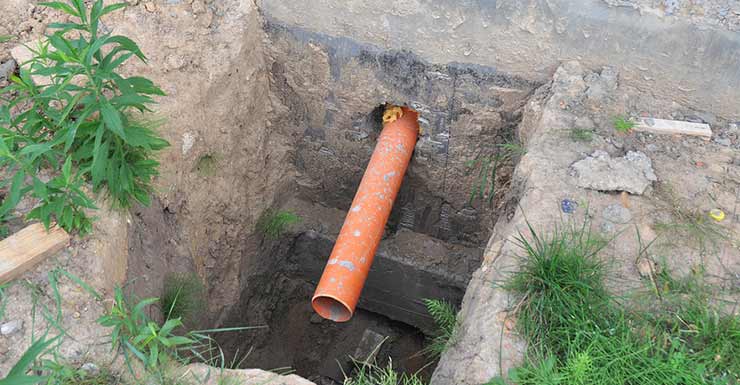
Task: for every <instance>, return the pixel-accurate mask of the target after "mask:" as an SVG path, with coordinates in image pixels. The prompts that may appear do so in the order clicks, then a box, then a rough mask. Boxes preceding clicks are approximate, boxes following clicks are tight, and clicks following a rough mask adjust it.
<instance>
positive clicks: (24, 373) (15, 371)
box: [0, 338, 57, 385]
mask: <svg viewBox="0 0 740 385" xmlns="http://www.w3.org/2000/svg"><path fill="white" fill-rule="evenodd" d="M56 341H57V339H56V338H51V339H46V338H41V339H38V340H36V342H34V343H33V344H31V346H30V347H29V348H28V349H27V350H26V351H25V352H24V353H23V355H22V356H21V358H20V359H19V360H18V362H16V363H15V365H13V367H12V368H11V369H10V371H9V372H8V375H7V376H6V377H5V378H3V379H2V380H0V385H26V384H28V385H32V384H38V383H40V382H43V381H46V380H47V379H48V378H47V377H46V376H38V375H28V372H29V371H30V370H31V368H32V366H33V364H34V362H35V361H36V360H37V359H38V358H39V357H41V356H42V355H43V354H45V353H46V351H47V350H48V349H49V348H50V346H51V345H52V344H54V343H55V342H56Z"/></svg>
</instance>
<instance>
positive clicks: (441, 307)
mask: <svg viewBox="0 0 740 385" xmlns="http://www.w3.org/2000/svg"><path fill="white" fill-rule="evenodd" d="M424 305H425V306H426V308H427V312H428V313H429V315H431V316H432V318H433V319H434V323H435V324H436V325H437V332H436V334H435V335H434V336H433V337H432V339H431V342H430V344H429V345H428V346H427V347H426V348H425V349H424V353H425V354H427V355H428V356H430V357H432V358H439V356H441V355H442V353H443V352H444V351H445V350H446V349H447V347H448V346H450V344H452V343H454V340H455V334H456V332H457V327H458V322H457V311H456V310H455V308H454V307H453V306H452V304H450V303H449V302H447V301H444V300H439V299H429V298H426V299H424Z"/></svg>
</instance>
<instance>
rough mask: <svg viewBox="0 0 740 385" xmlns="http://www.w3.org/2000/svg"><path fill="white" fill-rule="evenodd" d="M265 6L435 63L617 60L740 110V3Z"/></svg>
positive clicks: (709, 104)
mask: <svg viewBox="0 0 740 385" xmlns="http://www.w3.org/2000/svg"><path fill="white" fill-rule="evenodd" d="M260 5H261V7H262V8H263V10H264V13H265V15H266V17H267V18H268V19H272V20H274V21H275V22H277V23H281V24H286V25H291V26H296V27H301V28H305V29H307V30H310V31H314V32H321V33H324V34H327V35H329V36H334V37H341V38H347V39H352V40H355V41H358V42H363V43H368V44H373V45H376V46H378V47H381V48H383V49H396V50H398V49H405V50H410V51H412V52H414V53H416V54H417V55H419V56H420V57H422V58H424V59H426V60H428V61H430V62H432V63H455V62H460V63H473V64H480V65H485V66H489V67H494V68H496V69H497V70H499V71H500V72H502V73H509V74H515V75H519V76H522V77H524V78H527V79H533V80H545V79H548V78H549V77H550V76H551V75H552V73H553V72H554V70H555V68H556V67H557V65H558V63H559V62H561V61H566V60H579V61H581V62H582V63H583V64H584V65H585V66H587V67H590V68H597V67H601V66H603V65H612V66H616V67H617V68H618V70H619V73H620V74H621V76H622V80H623V85H624V86H626V87H633V88H635V89H636V90H638V91H640V92H645V93H650V94H653V95H655V97H656V98H657V99H665V100H667V101H668V103H670V102H671V101H675V102H677V103H680V104H683V105H689V106H694V107H695V108H698V109H700V110H705V111H713V112H714V113H717V114H720V115H722V116H724V117H726V118H735V119H737V118H738V117H740V115H739V114H740V112H738V111H737V109H736V105H737V103H736V100H737V99H738V97H739V96H740V66H738V65H737V64H738V63H739V62H740V35H739V34H738V33H737V32H738V30H739V29H740V4H738V3H737V2H731V1H722V0H718V1H649V0H627V1H615V0H525V1H513V0H510V1H506V0H465V1H453V0H403V1H395V2H392V4H387V5H381V4H378V3H377V2H374V1H366V0H349V1H346V0H307V1H295V2H285V1H274V0H262V1H261V2H260ZM634 107H636V109H637V110H638V111H642V110H647V111H649V110H650V109H651V108H653V107H652V106H649V105H640V106H634ZM655 108H656V109H659V108H658V106H655Z"/></svg>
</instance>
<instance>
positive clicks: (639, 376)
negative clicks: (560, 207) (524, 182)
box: [489, 227, 740, 385]
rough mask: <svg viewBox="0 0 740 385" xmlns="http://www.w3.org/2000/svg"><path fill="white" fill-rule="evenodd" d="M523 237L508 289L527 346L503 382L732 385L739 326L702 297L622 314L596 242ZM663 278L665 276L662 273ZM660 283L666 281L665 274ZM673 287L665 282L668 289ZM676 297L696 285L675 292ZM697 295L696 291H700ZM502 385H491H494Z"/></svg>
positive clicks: (577, 236) (582, 236)
mask: <svg viewBox="0 0 740 385" xmlns="http://www.w3.org/2000/svg"><path fill="white" fill-rule="evenodd" d="M529 230H530V233H531V234H530V236H529V239H526V238H525V237H523V236H522V235H521V234H520V236H519V239H518V241H519V243H520V245H521V246H522V248H523V249H524V250H525V252H526V259H525V260H524V261H523V263H522V266H521V268H520V269H519V270H518V271H517V272H516V273H515V274H514V275H513V276H512V277H511V279H510V280H509V281H508V283H507V285H506V287H507V288H508V289H509V290H511V291H513V292H514V293H516V294H517V295H518V296H519V297H520V298H521V301H520V303H519V305H517V308H516V314H517V318H518V327H519V329H520V331H521V333H522V335H523V336H524V337H525V338H526V339H527V340H528V341H529V350H528V354H527V357H526V359H525V363H524V364H523V365H522V366H520V367H518V368H515V369H513V370H511V371H510V372H509V379H510V380H511V381H512V382H514V383H516V384H519V385H528V384H553V385H554V384H560V385H565V384H600V385H601V384H603V385H610V384H614V385H617V384H619V385H625V384H649V385H652V384H655V385H658V384H686V385H688V384H697V385H698V384H736V383H737V381H738V378H739V377H738V376H740V358H738V357H739V355H740V320H738V318H737V317H736V316H733V315H731V314H727V313H725V312H722V311H720V310H719V309H716V308H714V307H713V306H712V305H711V303H710V301H708V297H706V296H704V295H696V294H692V295H690V296H688V297H687V296H686V295H685V294H680V295H679V296H676V297H671V296H667V295H665V294H664V295H663V296H662V298H663V299H666V298H673V299H672V300H661V302H660V303H659V305H660V306H655V305H651V307H650V309H649V311H646V312H636V311H629V310H627V308H626V306H625V305H624V304H623V303H622V301H618V300H617V299H615V298H614V297H613V296H611V295H610V294H609V293H608V292H607V290H606V288H605V286H604V278H605V275H606V267H605V265H604V264H603V263H602V262H601V261H600V260H599V259H598V258H597V253H598V251H599V250H600V249H601V247H602V246H603V242H600V241H593V240H591V239H592V238H591V237H590V236H589V232H588V230H587V229H585V228H583V229H581V230H579V231H566V232H562V231H561V232H556V233H555V234H554V235H552V236H550V237H547V238H543V237H541V236H539V235H538V234H537V233H535V231H534V230H533V229H532V228H531V227H530V228H529ZM666 274H667V273H666ZM661 280H669V281H670V282H673V281H674V280H673V279H672V278H670V277H669V276H668V275H666V276H665V277H663V278H661ZM668 285H669V286H670V285H671V284H670V283H669V284H668ZM675 287H676V288H680V290H681V291H693V289H692V288H698V287H703V285H701V284H699V283H697V284H681V285H676V286H675ZM700 292H703V291H700ZM502 383H503V380H502V379H501V378H495V379H492V380H491V382H490V383H489V384H502Z"/></svg>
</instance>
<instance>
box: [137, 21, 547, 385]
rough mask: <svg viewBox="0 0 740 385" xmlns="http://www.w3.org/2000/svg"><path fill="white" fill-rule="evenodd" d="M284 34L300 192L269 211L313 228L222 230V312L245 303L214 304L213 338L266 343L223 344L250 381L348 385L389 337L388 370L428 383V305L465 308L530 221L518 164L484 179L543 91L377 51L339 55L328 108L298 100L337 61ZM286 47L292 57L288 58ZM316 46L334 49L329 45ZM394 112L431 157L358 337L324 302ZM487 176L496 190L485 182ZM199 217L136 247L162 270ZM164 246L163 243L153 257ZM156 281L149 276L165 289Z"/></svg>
mask: <svg viewBox="0 0 740 385" xmlns="http://www.w3.org/2000/svg"><path fill="white" fill-rule="evenodd" d="M272 32H273V35H271V38H272V39H275V40H276V41H275V43H276V44H275V45H274V46H275V47H291V48H290V49H289V50H288V51H286V52H279V50H280V48H276V50H278V51H276V52H274V54H275V62H274V63H273V65H272V66H271V75H272V78H271V79H272V80H271V87H272V92H274V95H273V96H274V98H275V100H277V101H279V103H280V104H281V105H282V106H283V107H284V108H283V109H281V111H282V110H284V111H286V112H285V114H284V115H279V116H275V117H274V119H271V123H272V125H273V127H277V128H279V129H276V130H275V132H278V134H276V135H285V137H280V140H283V141H284V144H286V145H287V146H288V147H290V159H291V162H290V165H289V166H288V167H286V174H285V175H289V176H291V177H289V178H286V179H289V180H286V181H281V183H282V182H284V183H285V186H283V187H284V188H281V191H280V193H279V194H277V196H265V197H264V199H265V200H267V201H271V202H272V208H271V209H272V210H289V211H293V212H295V213H296V214H298V215H299V216H300V217H301V218H302V219H303V220H302V222H301V223H300V224H299V225H296V226H294V227H293V228H292V229H291V231H289V232H287V233H285V234H284V235H283V237H281V238H280V239H277V240H271V239H269V238H267V237H263V236H261V235H259V234H258V232H253V229H250V228H241V227H239V226H240V224H239V223H236V225H234V226H232V227H225V226H221V223H218V225H217V226H214V227H213V228H211V229H209V231H212V232H213V233H224V231H223V230H224V229H226V230H227V231H225V233H226V234H229V235H230V237H225V238H219V237H215V236H214V238H217V239H219V242H211V243H210V244H209V248H208V257H207V258H208V259H207V260H206V264H205V269H206V271H205V273H204V275H205V277H206V279H207V286H208V288H209V296H210V297H211V298H213V301H214V302H218V301H219V298H221V296H223V293H222V292H223V291H224V290H228V291H232V292H233V291H236V290H238V291H239V300H238V302H237V303H236V304H234V305H230V303H229V304H228V305H230V307H229V308H226V309H224V308H223V306H227V304H222V303H218V304H214V303H211V304H210V307H211V308H216V309H218V310H219V311H221V310H223V313H221V312H219V313H218V314H217V316H216V317H214V316H211V318H210V319H209V321H210V322H211V325H206V326H213V327H229V326H260V325H264V326H265V327H266V328H262V329H255V330H251V331H245V332H239V333H230V334H222V335H216V336H215V337H216V338H217V339H218V342H219V343H220V344H221V346H222V347H223V349H224V351H225V353H226V355H227V362H237V363H240V365H239V366H240V367H245V368H246V367H260V368H263V369H275V368H281V367H290V368H292V369H294V370H295V372H296V373H297V374H299V375H301V376H304V377H306V378H309V379H312V380H315V381H316V382H317V383H318V384H322V383H330V382H327V381H329V379H331V381H335V382H341V380H342V379H343V376H342V371H341V370H340V364H341V365H342V367H343V368H344V369H345V371H347V370H349V369H350V368H351V363H350V362H349V360H348V358H349V356H354V355H356V352H357V350H358V347H359V346H360V345H361V341H362V340H363V338H364V337H366V336H369V337H368V338H366V340H371V341H373V340H374V341H378V338H380V340H382V338H383V337H388V338H387V340H386V342H385V343H384V344H383V345H382V347H381V349H380V351H379V352H378V356H377V357H378V363H379V364H385V362H386V361H387V360H388V359H389V358H390V359H392V360H393V364H394V366H395V367H396V368H397V369H399V370H400V371H403V372H415V371H417V370H419V369H420V368H422V367H424V366H425V365H426V364H427V363H429V360H428V359H427V358H425V357H423V356H422V355H420V354H419V352H420V351H421V350H422V349H423V348H424V342H425V335H429V334H430V333H432V332H433V330H434V325H433V322H432V320H431V317H429V315H428V314H427V313H426V311H425V309H424V306H423V304H422V300H423V299H424V298H437V299H446V300H448V301H449V302H451V303H453V304H454V305H456V306H459V304H460V303H461V301H462V297H463V295H464V292H465V289H466V287H467V284H468V282H469V280H470V278H471V276H472V273H473V272H474V271H475V270H476V269H477V268H478V266H479V265H480V262H481V259H482V254H483V248H484V247H485V244H486V242H487V241H488V239H489V236H490V233H491V230H492V228H493V224H494V223H495V222H496V220H497V219H498V218H499V217H500V216H501V215H504V216H506V217H507V218H508V216H509V215H510V213H511V212H512V210H513V208H514V207H515V204H516V199H517V193H516V192H515V191H512V190H513V189H512V187H511V183H510V182H511V179H512V175H513V170H514V166H515V163H516V161H517V158H518V157H517V156H512V157H511V158H510V159H509V160H507V161H506V162H505V163H501V164H499V166H500V169H499V170H498V172H497V173H496V174H495V176H494V175H493V174H492V173H491V174H485V172H483V171H486V170H489V171H490V169H484V168H483V166H482V165H483V164H484V162H483V160H485V159H489V158H491V157H493V156H495V154H497V153H498V152H499V151H500V149H501V146H502V145H504V144H507V143H508V144H512V143H515V142H516V140H515V138H516V127H517V125H518V124H519V122H520V121H521V119H522V116H521V113H520V112H519V111H521V107H522V106H523V105H524V103H525V102H526V100H527V98H528V97H529V96H530V91H531V90H532V89H533V88H534V87H535V86H536V85H535V84H530V83H527V82H525V81H522V80H521V79H518V78H515V77H511V76H506V75H504V74H500V73H498V72H496V71H495V70H493V69H486V68H479V67H466V66H460V65H449V66H440V65H432V64H429V63H424V62H422V61H420V60H419V59H418V58H416V57H415V56H413V55H411V54H408V53H394V54H390V53H383V52H376V51H362V52H361V54H360V56H357V57H355V56H351V57H332V55H333V53H334V54H337V53H338V52H339V53H341V52H345V51H342V50H332V49H331V48H328V49H327V52H328V53H327V54H328V56H329V64H331V66H333V67H332V68H326V70H327V71H328V72H327V73H330V74H331V75H332V78H331V79H326V80H321V81H325V82H326V84H324V85H326V87H327V89H326V92H325V93H317V91H316V90H320V89H321V90H323V88H316V87H298V86H295V84H298V83H300V82H298V83H297V82H296V79H305V78H311V77H313V75H316V74H319V73H321V66H322V65H325V64H322V63H325V61H324V60H323V56H321V55H317V54H315V50H314V48H310V49H307V48H306V47H308V45H306V44H307V43H305V42H300V41H295V40H294V37H290V36H288V35H289V33H288V32H285V31H283V32H281V31H272ZM286 34H287V35H286ZM283 40H284V41H283ZM281 41H282V42H283V43H285V44H284V45H280V44H278V43H280V42H281ZM316 42H319V43H321V42H324V43H321V44H333V43H332V41H328V40H327V41H325V40H322V39H320V38H319V37H316V39H315V40H314V41H313V43H316ZM313 43H312V44H313ZM311 47H315V45H311ZM350 51H351V52H354V50H350ZM350 51H347V52H350ZM332 52H333V53H332ZM351 55H354V54H351ZM345 65H346V66H349V67H347V68H345V67H342V66H345ZM334 67H337V68H334ZM338 67H341V68H338ZM353 79H366V80H364V81H363V82H361V83H355V82H353V81H351V80H353ZM293 87H294V88H293ZM322 92H323V91H322ZM393 98H395V99H394V100H393V101H395V102H396V103H399V102H403V101H408V103H409V105H410V106H411V107H412V108H414V109H416V110H418V111H420V112H421V117H422V119H424V123H423V124H422V127H423V128H424V129H425V130H426V131H425V134H424V135H422V137H421V138H420V140H419V143H418V144H417V146H416V149H415V152H414V157H413V158H412V161H411V165H410V166H409V170H408V171H407V173H406V176H405V178H404V182H403V185H402V187H401V191H400V192H399V195H398V197H397V200H396V203H395V205H394V209H393V212H392V213H391V218H390V221H389V223H388V226H387V227H386V233H385V238H384V239H383V241H382V242H381V247H380V249H379V251H378V253H377V254H376V259H375V262H374V263H373V267H372V269H371V273H370V276H369V277H368V281H367V283H366V286H365V289H364V291H363V295H362V298H361V300H360V304H359V307H358V309H357V312H356V314H355V316H354V317H353V319H352V320H351V321H350V322H349V323H343V324H335V323H332V322H330V321H326V320H322V319H321V318H320V317H318V315H316V314H314V313H313V311H312V309H311V305H310V298H311V295H312V293H313V289H314V287H315V283H316V281H317V280H318V278H319V276H320V274H321V270H322V269H323V266H324V264H325V263H326V258H327V257H328V255H329V253H330V252H331V248H332V246H333V241H334V239H335V237H336V234H337V233H338V231H339V227H340V226H341V224H342V221H343V219H344V216H345V215H346V210H347V209H348V208H349V205H350V203H351V201H352V198H353V196H354V193H355V191H356V188H357V186H358V185H359V182H360V179H361V177H362V174H363V172H364V170H365V166H366V165H367V162H368V160H369V158H370V155H371V153H372V150H373V148H374V146H375V143H376V140H377V137H378V135H379V132H380V129H381V127H382V124H381V123H380V122H381V119H382V113H383V106H382V103H383V102H384V101H387V100H390V99H393ZM358 106H367V109H364V110H363V109H362V108H359V109H358V108H357V107H358ZM288 135H290V138H287V136H288ZM229 156H230V155H229ZM234 156H237V155H234ZM221 161H222V160H221V159H218V158H215V157H210V156H209V155H207V156H205V157H202V158H201V159H200V160H199V161H198V162H197V163H196V164H195V166H194V169H193V171H192V172H195V173H199V174H201V175H202V176H203V177H204V178H208V174H209V172H208V171H209V170H211V169H213V168H215V169H217V165H218V164H219V162H221ZM227 161H229V159H223V162H227ZM471 162H472V164H474V165H477V168H474V169H472V170H471V168H470V167H468V166H467V165H468V163H471ZM485 164H487V163H485ZM214 165H216V167H212V166H214ZM482 175H490V177H488V179H481V176H482ZM292 176H294V178H293V177H292ZM481 184H485V186H484V187H486V189H485V190H486V191H489V192H490V191H492V190H493V189H494V187H495V193H494V194H490V193H489V194H488V195H484V196H479V197H474V198H475V199H471V189H472V188H473V187H474V186H480V185H481ZM491 195H492V196H491ZM184 206H187V204H184ZM227 209H228V208H227ZM185 211H186V207H185V208H180V209H178V208H177V207H175V208H174V209H172V210H169V211H166V212H164V211H162V212H156V213H155V214H156V215H153V216H151V218H147V217H141V218H139V217H136V218H134V220H135V221H138V220H139V219H141V222H142V223H138V224H137V225H136V226H135V227H136V231H135V234H136V235H135V236H133V237H132V242H131V244H132V246H133V247H134V248H137V249H142V250H145V251H147V250H152V252H151V254H152V255H155V256H156V255H158V254H161V253H157V252H156V251H157V250H160V249H167V241H168V240H169V239H170V238H174V239H176V240H177V242H175V243H177V244H184V245H187V244H188V240H186V239H181V238H180V235H179V233H177V232H176V231H174V230H173V228H175V227H177V225H178V222H177V218H178V217H179V214H177V213H179V212H185ZM255 214H257V213H255ZM255 216H258V215H255ZM160 226H171V227H169V228H168V227H165V228H164V229H160ZM229 229H230V230H232V231H230V232H229V231H228V230H229ZM158 232H159V233H161V234H159V233H158ZM231 234H234V235H233V236H231ZM152 237H156V238H158V239H160V242H149V239H150V238H152ZM139 238H141V239H139ZM222 239H223V240H222ZM132 253H133V254H137V253H138V251H133V252H132ZM225 254H227V255H226V256H225ZM165 257H167V258H165V259H164V260H165V262H164V265H163V266H162V267H161V269H166V268H168V267H167V266H168V265H169V269H170V270H174V268H173V267H172V266H173V265H174V264H176V263H178V262H179V259H178V258H174V257H173V258H169V257H168V256H167V255H165ZM191 257H192V258H195V257H196V256H191ZM234 257H236V259H238V260H239V261H240V263H235V262H234V259H233V258H234ZM152 258H153V257H152ZM228 258H232V259H228ZM170 260H171V261H170ZM159 261H161V258H160V259H156V260H153V259H151V258H150V259H144V260H143V261H142V262H145V263H148V264H149V265H151V264H152V263H155V265H151V266H152V267H151V269H154V270H159V265H162V264H163V262H159ZM209 261H212V262H209ZM134 263H137V262H134ZM234 265H239V266H240V267H239V269H240V271H239V279H238V281H239V282H238V285H239V286H238V287H237V286H236V285H233V284H232V285H230V286H229V285H227V284H226V283H222V282H221V281H220V280H219V279H220V278H223V277H226V276H230V275H229V274H227V273H226V272H229V273H233V269H234V267H233V266H234ZM147 269H150V268H149V266H147V268H146V269H144V271H141V272H140V273H142V274H143V273H151V272H150V271H148V270H147ZM184 269H185V270H190V269H188V268H187V267H186V268H184ZM139 270H142V268H139V269H138V270H137V268H136V267H135V268H134V269H132V270H131V271H132V272H139ZM165 271H166V270H165ZM154 280H156V278H153V279H152V281H154ZM231 283H233V282H231ZM157 286H159V284H157ZM230 293H231V292H230ZM230 298H232V297H230ZM214 305H215V306H214ZM219 306H221V307H220V308H219ZM378 336H380V337H378ZM371 337H377V338H375V339H373V338H371ZM366 351H367V350H366ZM247 352H250V354H249V355H248V356H247V357H246V358H245V359H244V360H241V358H242V356H243V355H244V354H246V353H247ZM235 356H236V358H234V357H235ZM358 358H359V357H358ZM337 361H339V363H338V362H337ZM433 369H434V363H432V364H430V365H428V366H426V368H425V369H424V372H423V373H424V374H425V375H426V376H429V375H430V374H431V372H432V371H433ZM322 381H323V382H322Z"/></svg>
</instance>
